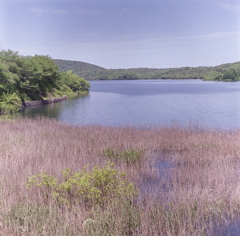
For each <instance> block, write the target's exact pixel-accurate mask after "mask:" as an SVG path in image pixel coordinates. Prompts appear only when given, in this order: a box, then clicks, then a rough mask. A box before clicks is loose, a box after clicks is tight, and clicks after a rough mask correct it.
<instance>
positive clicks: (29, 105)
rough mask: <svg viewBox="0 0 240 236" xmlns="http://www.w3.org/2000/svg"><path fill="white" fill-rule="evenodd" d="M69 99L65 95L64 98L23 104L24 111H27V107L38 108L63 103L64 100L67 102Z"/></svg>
mask: <svg viewBox="0 0 240 236" xmlns="http://www.w3.org/2000/svg"><path fill="white" fill-rule="evenodd" d="M67 98H68V96H67V95H65V96H63V97H58V98H51V99H47V100H38V101H31V102H23V103H22V109H25V108H26V107H32V106H38V105H45V104H51V103H55V102H61V101H63V100H66V99H67Z"/></svg>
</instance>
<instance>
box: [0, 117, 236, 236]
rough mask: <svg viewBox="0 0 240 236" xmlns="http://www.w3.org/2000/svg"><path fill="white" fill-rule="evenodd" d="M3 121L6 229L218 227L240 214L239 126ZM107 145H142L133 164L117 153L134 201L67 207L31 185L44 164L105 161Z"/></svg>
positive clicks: (135, 231)
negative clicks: (28, 183)
mask: <svg viewBox="0 0 240 236" xmlns="http://www.w3.org/2000/svg"><path fill="white" fill-rule="evenodd" d="M0 127H1V129H0V168H1V171H0V203H1V207H0V216H1V218H0V227H1V229H0V232H1V235H6V236H8V235H24V236H26V235H32V236H33V235H34V236H36V235H89V236H90V235H94V236H96V235H99V236H100V235H101V236H102V235H144V236H145V235H146V236H147V235H154V236H155V235H167V236H174V235H176V236H180V235H182V236H183V235H184V236H188V235H217V234H218V235H219V232H220V230H221V227H222V228H224V226H227V224H228V223H230V222H233V221H235V220H237V219H239V217H240V216H239V212H240V211H239V210H240V209H239V207H240V182H239V177H240V131H239V130H230V131H223V130H204V129H201V128H199V127H185V128H183V127H179V126H169V127H152V128H150V129H144V128H133V127H121V128H112V127H102V126H97V125H95V126H82V127H74V126H70V125H67V124H64V123H61V122H58V121H56V120H52V119H47V118H36V119H22V120H16V121H13V122H4V121H1V123H0ZM104 150H113V151H114V152H116V153H118V152H120V153H121V152H123V151H125V150H135V151H137V152H138V153H141V159H140V160H139V161H138V162H137V163H132V164H130V165H129V163H128V164H126V162H124V160H121V161H115V160H113V161H114V162H115V164H116V167H115V168H116V169H117V170H119V171H126V173H127V177H128V178H129V179H130V180H131V181H133V182H134V183H135V185H136V187H137V189H138V198H137V199H135V200H134V202H111V201H110V200H111V199H109V201H110V202H111V203H110V204H109V205H108V206H107V207H106V208H104V209H102V208H101V207H100V208H94V209H90V210H89V209H86V208H84V206H83V205H81V204H80V203H79V204H76V205H75V206H74V207H71V208H68V207H64V206H59V203H56V202H54V201H52V200H51V199H50V198H49V200H47V201H46V198H44V197H43V194H42V193H41V192H40V191H38V189H36V188H35V189H32V190H27V189H26V181H27V179H28V177H29V176H32V175H36V174H40V173H42V172H43V171H46V173H48V174H51V175H53V176H55V177H57V178H59V179H60V178H61V175H60V170H61V169H63V168H65V167H68V168H71V169H72V170H73V171H78V170H80V169H82V168H83V167H84V166H86V165H89V168H91V167H93V166H96V165H97V166H105V165H106V163H107V162H108V161H109V158H108V157H107V156H106V155H104ZM164 163H165V164H166V165H167V167H166V166H165V167H164ZM161 165H162V166H161ZM216 232H218V233H216Z"/></svg>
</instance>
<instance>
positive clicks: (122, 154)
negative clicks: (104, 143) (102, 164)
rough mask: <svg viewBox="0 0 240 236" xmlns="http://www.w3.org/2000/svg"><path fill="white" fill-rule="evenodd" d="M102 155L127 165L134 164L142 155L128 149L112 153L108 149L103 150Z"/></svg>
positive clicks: (112, 151)
mask: <svg viewBox="0 0 240 236" xmlns="http://www.w3.org/2000/svg"><path fill="white" fill-rule="evenodd" d="M103 155H104V156H105V157H107V158H110V159H112V160H115V161H118V160H119V161H120V160H122V161H124V162H126V163H127V165H131V164H136V163H137V162H139V161H140V160H141V158H142V153H141V152H140V151H137V150H134V149H130V150H123V151H114V150H112V149H110V148H107V149H105V150H103Z"/></svg>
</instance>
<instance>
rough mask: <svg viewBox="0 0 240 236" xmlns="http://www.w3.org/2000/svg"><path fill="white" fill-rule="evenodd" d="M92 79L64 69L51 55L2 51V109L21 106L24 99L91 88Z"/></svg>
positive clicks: (0, 60) (37, 98)
mask: <svg viewBox="0 0 240 236" xmlns="http://www.w3.org/2000/svg"><path fill="white" fill-rule="evenodd" d="M89 87H90V85H89V83H88V82H87V81H86V80H84V79H82V78H79V77H78V76H77V75H75V74H73V73H72V72H71V71H69V72H60V71H59V68H58V66H57V65H56V64H55V61H54V60H52V59H51V58H50V57H49V56H40V55H35V56H33V57H30V56H21V55H19V54H18V52H13V51H11V50H7V51H5V50H2V51H0V113H1V114H3V113H8V112H15V111H18V110H19V109H21V106H22V102H25V101H34V100H42V99H46V98H50V97H60V96H63V95H71V94H74V93H75V92H77V91H86V92H88V90H89Z"/></svg>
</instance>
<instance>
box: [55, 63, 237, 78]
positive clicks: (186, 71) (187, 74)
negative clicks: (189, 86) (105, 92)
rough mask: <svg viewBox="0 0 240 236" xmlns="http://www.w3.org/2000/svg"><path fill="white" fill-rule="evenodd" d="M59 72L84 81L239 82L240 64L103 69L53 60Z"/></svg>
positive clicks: (86, 64) (90, 65)
mask: <svg viewBox="0 0 240 236" xmlns="http://www.w3.org/2000/svg"><path fill="white" fill-rule="evenodd" d="M55 62H56V64H58V66H59V68H60V70H61V71H68V70H73V72H74V73H76V74H77V75H78V76H80V77H82V78H85V79H86V80H133V79H203V80H224V81H236V80H239V75H240V72H239V71H240V63H239V62H237V63H229V64H223V65H220V66H215V67H206V66H205V67H204V66H203V67H181V68H167V69H155V68H151V69H150V68H135V69H134V68H132V69H105V68H102V67H99V66H94V65H92V64H88V63H85V62H77V61H65V60H55Z"/></svg>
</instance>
